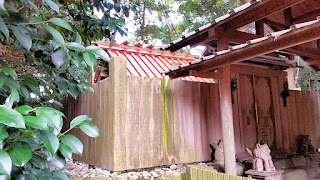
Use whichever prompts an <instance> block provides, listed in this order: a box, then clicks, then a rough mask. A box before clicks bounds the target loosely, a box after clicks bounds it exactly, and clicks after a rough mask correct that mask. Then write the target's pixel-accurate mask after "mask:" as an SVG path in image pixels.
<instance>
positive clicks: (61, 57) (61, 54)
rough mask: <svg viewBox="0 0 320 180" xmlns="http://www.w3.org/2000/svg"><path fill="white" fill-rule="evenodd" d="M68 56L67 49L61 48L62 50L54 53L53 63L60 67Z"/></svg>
mask: <svg viewBox="0 0 320 180" xmlns="http://www.w3.org/2000/svg"><path fill="white" fill-rule="evenodd" d="M66 57H67V51H66V50H64V49H63V48H61V49H60V50H58V51H56V52H54V53H52V55H51V58H52V63H53V64H54V65H55V66H56V68H58V69H59V68H60V67H61V66H62V65H63V64H64V63H65V61H66Z"/></svg>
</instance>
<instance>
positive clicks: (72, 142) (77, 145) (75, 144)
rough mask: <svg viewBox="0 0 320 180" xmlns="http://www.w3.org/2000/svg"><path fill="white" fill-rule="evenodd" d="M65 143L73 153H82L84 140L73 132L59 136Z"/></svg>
mask: <svg viewBox="0 0 320 180" xmlns="http://www.w3.org/2000/svg"><path fill="white" fill-rule="evenodd" d="M59 139H60V140H61V142H62V143H63V144H67V145H68V146H69V147H70V148H71V150H72V152H73V153H75V154H78V155H82V151H83V144H82V142H81V141H80V140H79V139H78V138H77V137H75V136H74V135H71V134H65V135H63V136H61V137H60V138H59Z"/></svg>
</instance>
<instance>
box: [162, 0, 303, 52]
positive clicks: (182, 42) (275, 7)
mask: <svg viewBox="0 0 320 180" xmlns="http://www.w3.org/2000/svg"><path fill="white" fill-rule="evenodd" d="M303 1H304V0H263V1H257V0H254V1H251V2H250V3H249V4H248V6H249V7H247V5H243V6H241V7H239V8H240V9H236V10H235V11H233V12H231V13H229V14H228V15H226V16H224V17H222V19H223V20H219V18H218V19H216V20H215V21H213V22H212V23H211V24H208V25H206V26H204V27H201V28H199V29H197V30H195V31H194V32H192V33H190V35H186V36H183V37H182V38H181V39H179V40H177V41H174V42H172V43H171V45H170V46H168V47H166V48H165V49H166V50H170V51H176V50H178V49H180V48H181V47H184V46H187V45H191V46H192V45H195V44H199V43H201V42H202V41H205V40H206V39H207V38H209V35H208V34H209V33H208V31H209V30H210V29H212V28H215V27H219V26H220V27H223V29H224V32H225V33H229V32H232V31H235V30H236V29H238V28H240V27H242V26H244V25H247V24H249V23H251V22H255V21H258V20H260V19H263V18H265V17H266V16H268V15H271V14H273V13H275V12H278V11H282V10H284V9H286V8H288V7H291V6H294V5H296V4H298V3H301V2H303ZM257 12H259V13H257Z"/></svg>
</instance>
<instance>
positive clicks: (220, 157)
mask: <svg viewBox="0 0 320 180" xmlns="http://www.w3.org/2000/svg"><path fill="white" fill-rule="evenodd" d="M214 159H215V161H214V162H215V163H216V164H218V165H220V166H222V167H224V154H223V143H222V140H219V142H218V143H217V146H216V150H215V152H214Z"/></svg>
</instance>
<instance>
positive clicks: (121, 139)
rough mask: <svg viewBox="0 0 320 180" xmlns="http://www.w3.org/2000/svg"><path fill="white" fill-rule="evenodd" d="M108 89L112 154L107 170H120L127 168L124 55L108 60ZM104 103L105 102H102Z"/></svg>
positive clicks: (126, 79)
mask: <svg viewBox="0 0 320 180" xmlns="http://www.w3.org/2000/svg"><path fill="white" fill-rule="evenodd" d="M109 68H110V70H109V71H110V77H109V89H110V93H109V94H110V98H109V100H108V102H107V103H108V110H109V111H110V113H108V116H109V117H108V123H110V125H109V127H111V128H110V129H108V131H109V132H108V133H110V134H112V136H113V138H112V139H108V140H106V141H108V142H109V143H110V145H111V147H107V148H109V149H110V151H111V152H110V153H109V155H112V159H110V160H111V162H109V164H110V165H109V168H108V169H109V170H111V171H120V170H124V169H127V161H126V158H127V155H126V148H125V147H126V143H127V142H126V139H125V137H126V136H125V135H123V134H125V133H126V121H127V108H126V107H127V101H128V76H127V59H126V58H125V57H119V56H117V57H113V58H111V60H110V64H109ZM103 103H105V102H103Z"/></svg>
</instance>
